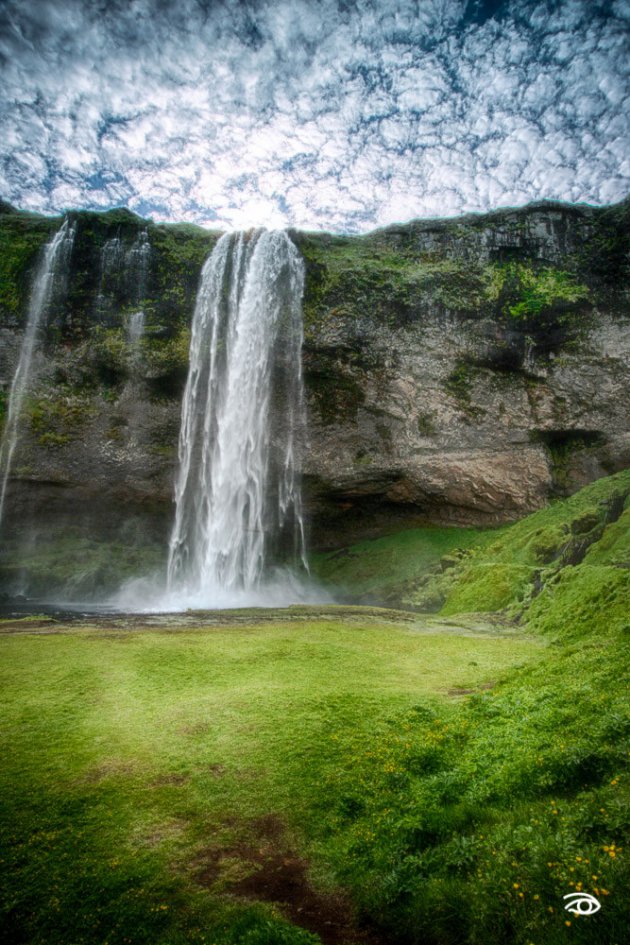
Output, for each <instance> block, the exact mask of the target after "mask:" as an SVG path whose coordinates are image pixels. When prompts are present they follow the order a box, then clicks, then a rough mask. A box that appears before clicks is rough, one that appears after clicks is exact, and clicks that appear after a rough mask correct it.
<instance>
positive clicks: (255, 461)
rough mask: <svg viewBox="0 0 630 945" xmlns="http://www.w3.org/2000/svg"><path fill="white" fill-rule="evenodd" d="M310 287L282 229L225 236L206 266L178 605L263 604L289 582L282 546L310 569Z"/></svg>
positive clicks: (182, 452) (184, 486) (176, 546)
mask: <svg viewBox="0 0 630 945" xmlns="http://www.w3.org/2000/svg"><path fill="white" fill-rule="evenodd" d="M303 288H304V267H303V263H302V259H301V257H300V255H299V253H298V251H297V249H296V248H295V246H294V245H293V243H292V242H291V240H290V239H289V237H288V236H287V234H286V233H284V232H282V231H271V232H267V231H252V232H249V233H233V234H226V235H225V236H223V237H221V239H220V240H219V242H218V243H217V245H216V247H215V249H214V251H213V252H212V254H211V256H210V258H209V259H208V261H207V262H206V264H205V266H204V269H203V273H202V279H201V285H200V289H199V294H198V298H197V304H196V309H195V313H194V318H193V324H192V339H191V345H190V366H189V374H188V381H187V384H186V390H185V393H184V400H183V405H182V420H181V430H180V440H179V471H178V476H177V482H176V488H175V503H176V513H175V524H174V527H173V532H172V536H171V541H170V549H169V560H168V593H169V595H170V597H171V599H172V600H173V601H176V602H177V604H178V605H179V606H188V607H190V606H229V605H232V604H235V603H240V604H243V603H248V602H251V603H256V602H260V594H261V593H262V594H263V596H264V594H265V588H266V589H267V591H269V589H270V588H272V586H275V587H276V588H277V586H278V582H279V581H280V583H282V582H283V580H284V584H285V585H286V583H287V582H288V583H289V584H290V583H291V580H292V578H291V574H292V572H291V570H290V569H288V570H287V571H285V572H284V579H280V578H279V577H278V575H279V573H280V572H279V571H277V570H275V571H274V560H275V558H276V556H277V554H278V552H280V553H281V554H282V553H283V552H284V556H285V558H287V559H288V560H289V561H290V562H291V564H292V565H293V566H295V565H300V563H301V564H302V565H303V564H304V530H303V522H302V507H301V495H300V488H299V481H298V476H297V473H296V448H297V445H298V442H299V440H300V438H301V437H302V434H303V432H304V420H305V417H304V394H303V384H302V371H301V345H302V312H301V300H302V293H303ZM274 582H275V583H274ZM285 589H286V588H285ZM269 593H271V592H270V591H269ZM272 596H273V594H272ZM289 596H291V595H290V594H289Z"/></svg>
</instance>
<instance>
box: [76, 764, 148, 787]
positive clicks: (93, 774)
mask: <svg viewBox="0 0 630 945" xmlns="http://www.w3.org/2000/svg"><path fill="white" fill-rule="evenodd" d="M136 771H137V768H136V766H135V765H134V764H132V763H131V762H130V761H117V760H115V759H112V760H111V761H103V762H101V764H99V765H96V767H94V768H90V770H89V771H86V773H85V774H84V775H83V777H82V778H80V780H81V781H82V782H85V783H88V784H98V782H99V781H104V780H105V779H106V778H117V777H120V776H124V777H130V776H131V775H133V774H135V773H136Z"/></svg>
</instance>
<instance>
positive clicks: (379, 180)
mask: <svg viewBox="0 0 630 945" xmlns="http://www.w3.org/2000/svg"><path fill="white" fill-rule="evenodd" d="M101 6H103V9H101V10H99V9H98V7H99V5H98V4H93V3H89V2H87V0H6V2H5V3H4V5H3V8H2V10H1V11H0V63H1V66H2V72H3V88H4V95H3V97H2V101H1V102H0V123H1V126H2V134H1V135H0V191H1V196H2V197H3V198H4V199H7V200H9V201H10V202H12V203H14V204H15V205H17V206H21V207H25V208H28V209H37V210H41V211H43V212H47V213H51V212H58V211H60V210H63V209H64V208H66V207H70V206H83V207H89V208H94V209H102V208H106V207H110V206H114V205H120V204H124V205H126V206H129V207H130V209H135V210H141V211H142V212H143V213H144V214H147V213H150V214H152V215H154V216H155V217H156V218H157V219H168V220H189V221H193V222H197V223H201V224H207V225H211V226H213V227H217V226H219V227H237V226H238V227H241V226H251V225H266V226H298V227H303V228H314V229H321V228H326V229H334V230H345V231H350V232H352V231H364V230H367V229H369V228H371V227H374V226H377V225H385V224H387V223H391V222H396V221H401V220H405V219H410V218H412V217H418V216H432V215H445V214H457V213H461V212H463V211H468V210H486V209H490V208H494V207H497V206H503V205H509V204H514V203H524V202H527V201H529V200H535V199H541V198H552V199H561V200H571V201H588V202H592V203H606V202H611V201H615V200H619V199H621V198H623V197H625V196H626V195H627V194H628V190H629V182H630V167H629V164H628V158H627V154H628V153H629V150H630V149H629V145H630V117H629V116H630V91H629V83H628V72H629V65H628V63H629V62H630V55H629V52H630V49H629V42H628V36H629V35H630V30H629V27H630V2H628V0H617V2H616V3H614V4H612V5H611V4H610V3H603V2H593V0H590V2H587V0H582V2H580V0H564V2H559V3H556V4H553V5H552V4H550V3H546V2H538V0H520V2H519V0H515V2H504V3H503V4H499V5H497V4H494V3H493V4H489V3H488V2H487V0H473V2H465V0H430V2H413V0H390V2H379V0H355V2H341V0H339V2H336V0H322V2H321V3H317V4H314V3H312V2H309V0H277V2H273V0H252V2H248V3H238V2H236V0H224V2H221V3H216V2H211V0H180V2H179V3H177V4H176V3H170V2H157V0H133V2H130V3H128V4H117V5H101Z"/></svg>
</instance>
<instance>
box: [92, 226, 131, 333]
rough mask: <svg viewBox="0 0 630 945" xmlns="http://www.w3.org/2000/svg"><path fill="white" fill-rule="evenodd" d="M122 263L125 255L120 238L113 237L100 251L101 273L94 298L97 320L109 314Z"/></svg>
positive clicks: (115, 293)
mask: <svg viewBox="0 0 630 945" xmlns="http://www.w3.org/2000/svg"><path fill="white" fill-rule="evenodd" d="M124 261H125V253H124V247H123V244H122V241H121V240H120V237H118V236H115V237H113V238H112V239H110V240H107V242H106V243H104V244H103V248H102V249H101V272H100V279H99V287H98V293H97V296H96V314H97V316H98V317H99V318H103V317H105V316H106V315H108V314H109V311H110V309H111V307H112V299H113V298H114V297H115V296H116V295H117V293H118V290H119V286H120V281H121V274H122V273H123V272H124Z"/></svg>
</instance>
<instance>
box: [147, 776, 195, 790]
mask: <svg viewBox="0 0 630 945" xmlns="http://www.w3.org/2000/svg"><path fill="white" fill-rule="evenodd" d="M189 781H190V775H189V774H162V775H160V777H159V778H156V779H155V781H154V782H153V784H152V787H163V786H164V785H167V784H174V785H175V786H178V785H181V784H187V783H188V782H189Z"/></svg>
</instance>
